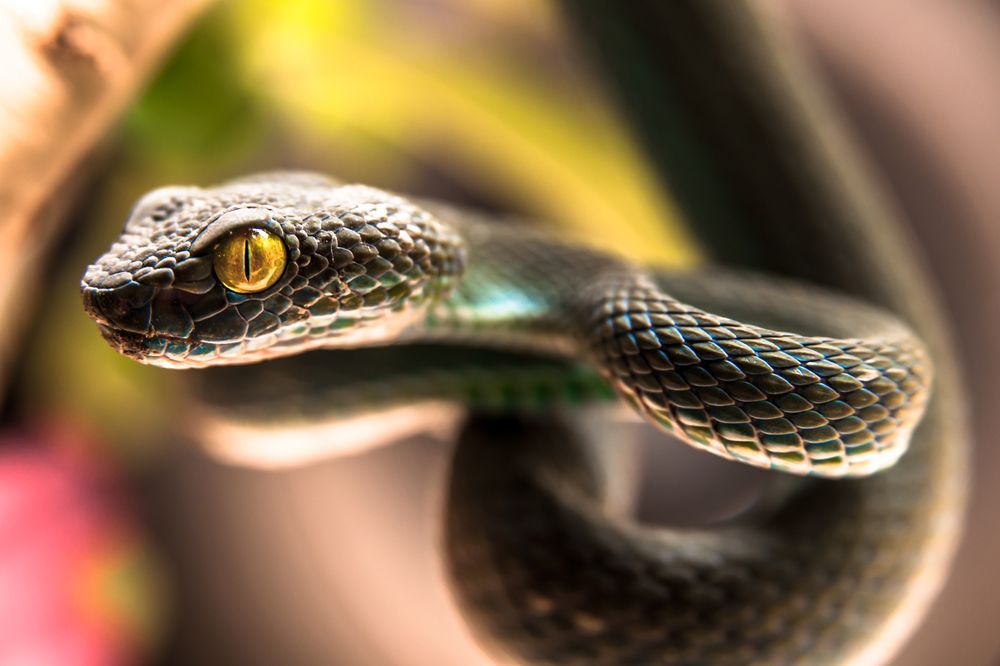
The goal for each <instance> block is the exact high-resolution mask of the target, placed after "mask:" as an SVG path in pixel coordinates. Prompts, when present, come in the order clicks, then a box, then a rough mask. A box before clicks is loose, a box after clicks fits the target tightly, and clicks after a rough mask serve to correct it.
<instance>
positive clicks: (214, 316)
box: [83, 174, 931, 477]
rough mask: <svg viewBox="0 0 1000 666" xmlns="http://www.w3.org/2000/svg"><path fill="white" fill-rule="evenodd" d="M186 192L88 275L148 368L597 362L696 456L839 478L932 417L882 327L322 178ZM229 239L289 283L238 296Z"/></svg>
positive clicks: (913, 369)
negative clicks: (718, 309) (776, 310)
mask: <svg viewBox="0 0 1000 666" xmlns="http://www.w3.org/2000/svg"><path fill="white" fill-rule="evenodd" d="M181 191H182V192H184V193H185V196H183V197H179V196H178V194H177V192H178V190H166V191H165V192H164V193H162V194H157V193H156V192H154V193H152V194H150V195H148V196H147V198H146V199H145V200H144V201H143V202H142V203H141V204H140V205H139V206H138V207H137V210H136V212H135V213H134V214H133V216H132V218H131V219H130V220H129V221H128V222H127V223H126V226H125V233H124V234H123V236H122V237H121V239H120V240H119V241H118V242H117V243H115V244H114V245H113V246H112V248H111V250H110V251H109V252H108V253H107V254H106V255H105V256H103V257H101V259H99V260H98V262H97V263H96V264H94V265H93V266H91V267H90V268H89V269H88V271H87V273H86V275H85V276H84V284H83V297H84V302H85V303H86V305H87V308H88V311H89V312H90V314H91V316H93V317H94V319H95V320H96V321H98V323H99V324H100V326H101V330H102V333H103V334H104V335H105V337H106V338H107V339H108V340H109V342H111V343H112V344H113V345H116V346H117V347H118V348H119V349H120V350H121V351H122V352H123V353H125V354H128V355H130V356H132V357H134V358H136V359H137V360H140V361H142V362H145V363H151V364H155V365H162V366H166V367H200V366H205V365H221V364H227V363H248V362H252V361H257V360H262V359H267V358H278V357H281V356H287V355H290V354H295V353H300V352H302V351H304V350H307V349H310V348H316V347H334V346H339V347H345V346H354V347H357V346H365V345H379V344H382V345H384V344H390V343H393V342H399V341H415V340H427V339H438V340H459V339H464V340H467V341H470V342H473V343H480V344H488V345H495V346H502V345H505V343H506V344H508V345H509V346H512V347H515V348H517V347H520V348H533V349H535V350H536V351H562V352H563V353H564V354H566V355H567V356H568V357H570V358H574V357H581V356H582V357H584V358H588V359H589V360H590V361H591V362H592V363H593V365H594V366H595V367H596V369H597V370H598V371H599V372H601V373H602V374H603V375H604V376H605V377H606V378H607V379H608V380H609V381H610V383H611V384H612V385H613V386H614V387H615V389H616V390H617V391H618V393H619V394H620V395H621V396H622V397H623V398H625V399H626V400H627V401H628V402H629V403H631V404H632V405H633V406H634V407H636V409H638V410H639V411H640V412H642V413H643V414H645V415H646V416H647V417H648V418H649V419H650V420H652V421H653V422H654V423H656V424H657V425H659V426H661V427H662V428H664V429H665V430H668V431H670V432H672V433H675V434H677V435H679V436H680V437H682V438H683V439H684V440H685V441H687V442H688V443H690V444H692V445H694V446H697V447H699V448H702V449H705V450H708V451H711V452H712V453H715V454H718V455H720V456H723V457H726V458H731V459H735V460H741V461H743V462H747V463H749V464H752V465H756V466H759V467H770V468H774V469H781V470H783V471H788V472H793V473H798V474H813V475H818V476H831V477H832V476H864V475H867V474H870V473H872V472H874V471H877V470H879V469H884V468H886V467H888V466H890V465H892V464H893V463H895V462H896V460H897V459H898V458H899V456H900V455H902V453H903V452H904V451H905V450H906V446H907V444H908V441H909V437H910V434H911V432H912V430H913V427H914V426H915V425H916V423H917V421H918V420H919V418H920V416H921V414H922V408H923V405H924V403H925V402H926V397H927V394H928V390H929V387H930V381H931V372H930V367H929V364H928V363H927V361H926V357H925V354H924V352H923V349H922V347H921V345H920V343H919V341H917V340H916V339H915V338H914V337H913V336H912V335H911V334H910V333H909V332H908V330H907V329H906V328H905V327H904V326H902V325H901V324H898V323H895V322H893V321H892V320H891V319H889V318H888V317H885V318H883V321H881V322H879V324H878V325H877V326H876V327H875V329H874V330H858V331H857V332H856V335H855V336H852V337H851V338H848V339H846V340H838V339H834V338H830V337H807V336H801V335H795V334H790V333H782V332H777V331H771V330H768V329H765V328H761V327H756V326H750V325H744V324H741V323H740V322H737V321H734V320H732V319H727V318H724V317H718V316H715V315H711V314H708V313H706V312H704V311H702V310H700V309H698V308H695V307H693V306H689V305H685V304H683V303H681V302H679V301H677V300H676V299H674V298H671V297H670V296H667V295H666V294H664V293H662V292H661V291H660V290H659V289H658V288H657V287H656V285H655V282H654V281H653V279H652V278H651V277H649V276H646V275H644V274H643V273H642V272H640V271H639V270H638V269H633V268H631V267H629V266H627V265H625V264H623V263H622V262H621V261H619V260H617V259H614V258H611V257H603V256H602V255H600V254H598V253H596V252H591V251H587V250H582V249H576V248H571V247H566V246H563V245H560V244H559V243H556V242H554V241H551V240H546V239H543V238H541V237H538V236H536V235H534V234H532V233H530V232H529V231H527V230H526V229H517V228H513V229H512V228H505V227H504V225H502V224H497V223H493V224H491V223H489V222H488V221H486V220H484V219H478V220H469V221H467V222H464V223H458V224H459V225H460V226H457V227H454V226H451V225H449V224H446V223H445V222H442V221H440V220H438V219H437V218H436V217H434V216H433V215H431V214H430V213H428V212H426V211H424V210H423V209H422V208H420V207H418V206H416V205H415V204H412V203H409V202H407V201H406V200H404V199H401V198H399V197H396V196H393V195H390V194H387V193H385V192H381V191H379V190H375V189H372V188H366V187H361V186H338V185H336V184H334V183H333V182H331V181H324V180H323V179H322V177H320V176H313V175H307V174H272V175H270V176H266V175H264V176H258V177H256V178H254V179H251V180H249V181H239V182H236V183H232V184H228V185H223V186H220V187H217V188H212V189H208V190H200V189H197V188H189V189H186V190H181ZM448 216H449V217H451V218H452V224H455V223H456V222H457V218H458V217H460V216H459V215H457V214H448ZM234 225H235V226H236V227H246V226H252V227H259V228H264V229H272V230H274V231H275V233H280V235H281V237H282V238H283V239H284V243H285V245H286V247H287V256H288V264H287V268H286V270H285V274H284V275H283V276H282V277H281V278H280V279H279V280H278V282H277V283H275V284H274V285H273V286H271V287H268V288H266V289H264V290H263V291H260V292H258V293H253V294H245V293H236V292H235V291H232V290H229V289H227V288H226V287H225V286H224V285H223V284H222V282H221V281H219V280H218V279H217V278H216V277H215V275H214V274H213V271H212V257H213V254H212V253H213V250H214V248H215V246H216V245H217V244H218V242H220V239H221V238H222V237H223V236H224V235H225V233H226V232H228V231H231V230H232V229H233V228H234ZM158 252H160V253H163V252H167V253H169V254H168V255H167V256H162V257H161V256H159V255H158V254H157V253H158ZM171 259H173V260H175V261H176V262H177V263H175V264H174V265H173V266H171V265H169V264H170V260H171ZM467 259H468V264H469V269H470V270H469V272H470V274H471V275H470V276H468V277H467V278H466V281H463V269H464V267H465V265H466V260H467ZM147 263H148V264H149V265H144V264H147ZM199 292H200V293H199ZM853 319H854V320H856V321H859V323H860V322H861V321H863V320H862V319H861V318H859V317H857V316H853ZM870 325H871V324H870V323H869V326H870ZM863 336H865V337H863Z"/></svg>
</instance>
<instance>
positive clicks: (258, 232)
mask: <svg viewBox="0 0 1000 666" xmlns="http://www.w3.org/2000/svg"><path fill="white" fill-rule="evenodd" d="M286 262H287V257H286V254H285V243H284V242H283V241H282V240H281V238H280V237H278V235H277V234H274V233H272V232H270V231H268V230H267V229H258V228H254V227H244V228H242V229H236V230H234V231H231V232H230V233H229V234H228V235H227V236H226V237H225V238H223V239H222V241H221V242H220V243H219V244H218V245H217V246H216V247H215V257H214V259H213V264H214V266H215V274H216V275H217V276H218V278H219V279H220V280H221V281H222V284H224V285H225V286H226V287H228V288H229V289H232V290H233V291H235V292H239V293H241V294H248V293H252V292H255V291H262V290H264V289H267V288H268V287H270V286H271V285H272V284H274V283H275V282H277V281H278V278H280V277H281V274H282V273H283V272H284V271H285V263H286Z"/></svg>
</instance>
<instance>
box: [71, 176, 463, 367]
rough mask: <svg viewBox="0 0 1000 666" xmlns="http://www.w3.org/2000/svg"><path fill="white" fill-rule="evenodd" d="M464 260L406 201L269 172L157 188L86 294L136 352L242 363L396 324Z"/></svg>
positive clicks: (366, 337)
mask: <svg viewBox="0 0 1000 666" xmlns="http://www.w3.org/2000/svg"><path fill="white" fill-rule="evenodd" d="M464 256H465V250H464V247H463V246H462V243H461V241H460V239H459V238H458V236H457V235H455V234H454V233H453V232H452V231H450V230H449V229H448V228H447V227H445V226H444V225H443V224H441V223H440V222H439V221H437V220H436V219H435V218H433V217H432V216H431V215H430V214H429V213H427V212H425V211H423V210H422V209H420V208H418V207H417V206H415V205H413V204H411V203H409V202H407V201H405V200H403V199H401V198H399V197H396V196H393V195H391V194H388V193H386V192H383V191H380V190H377V189H373V188H369V187H364V186H359V185H349V186H339V185H337V184H336V183H334V182H333V181H329V180H327V179H325V178H322V177H319V176H312V175H308V174H294V173H293V174H268V175H266V176H256V177H253V178H251V179H245V180H240V181H236V182H232V183H228V184H225V185H222V186H219V187H215V188H210V189H201V188H195V187H168V188H162V189H158V190H155V191H153V192H150V193H149V194H147V195H146V196H145V197H143V198H142V199H140V200H139V202H138V203H137V204H136V206H135V207H134V209H133V210H132V213H131V214H130V216H129V218H128V220H127V221H126V223H125V228H124V230H123V232H122V234H121V235H120V236H119V237H118V239H117V240H116V241H115V242H114V243H113V244H112V246H111V248H110V249H109V250H108V251H107V252H106V253H105V254H104V255H103V256H102V257H100V258H99V259H98V260H97V261H96V262H95V263H94V264H92V265H91V266H89V267H88V268H87V272H86V273H85V274H84V277H83V280H82V281H81V291H82V296H83V302H84V307H85V308H86V310H87V313H88V314H89V315H90V316H91V318H93V319H94V321H95V322H96V323H97V325H98V327H99V328H100V331H101V334H102V335H103V336H104V338H105V339H106V340H107V341H108V342H109V343H110V344H111V345H112V346H113V347H114V348H116V349H117V350H118V351H120V352H121V353H122V354H125V355H126V356H129V357H131V358H134V359H136V360H138V361H141V362H143V363H149V364H154V365H161V366H166V367H198V366H204V365H214V364H225V363H246V362H251V361H257V360H260V359H262V358H269V357H274V356H279V355H283V354H290V353H294V352H298V351H301V350H303V349H305V348H310V347H321V346H327V347H329V346H350V345H356V344H358V343H359V341H362V340H363V341H365V342H372V341H375V340H377V338H378V337H379V336H389V335H395V334H398V332H399V330H400V329H401V328H405V327H406V326H407V325H409V324H410V323H412V321H413V319H414V316H415V315H416V314H417V313H418V312H419V311H420V310H421V309H422V307H423V306H425V305H427V304H429V303H430V302H432V301H434V300H436V299H439V298H442V297H445V296H446V295H447V294H448V293H449V292H450V290H451V288H452V286H453V285H454V283H455V282H456V279H457V278H458V277H459V276H460V274H461V272H462V269H463V266H464ZM408 315H409V316H408ZM376 323H377V324H378V325H377V326H375V325H373V324H376Z"/></svg>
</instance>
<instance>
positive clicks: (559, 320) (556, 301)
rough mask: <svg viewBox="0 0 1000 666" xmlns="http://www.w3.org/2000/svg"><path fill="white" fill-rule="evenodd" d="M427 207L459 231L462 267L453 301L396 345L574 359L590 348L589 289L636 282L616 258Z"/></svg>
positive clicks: (522, 227)
mask: <svg viewBox="0 0 1000 666" xmlns="http://www.w3.org/2000/svg"><path fill="white" fill-rule="evenodd" d="M422 205H427V204H422ZM432 207H433V210H432V212H433V213H434V214H435V215H436V216H437V217H439V218H442V219H443V220H444V221H445V222H447V223H448V224H449V225H452V226H454V227H456V228H458V229H459V230H460V232H461V235H462V237H463V238H464V239H465V243H466V250H467V252H468V263H467V266H468V267H467V269H466V273H465V275H464V276H463V277H462V279H461V280H460V282H459V283H458V285H457V286H456V287H455V289H454V291H453V292H452V293H451V295H450V296H449V297H448V298H447V299H444V300H441V301H438V302H436V303H434V304H432V305H431V306H430V307H429V309H428V311H427V315H426V316H425V317H422V318H421V319H419V320H418V321H416V322H414V323H413V324H412V325H410V326H409V327H408V328H407V329H406V330H405V331H404V332H403V334H402V335H400V336H399V337H398V338H397V339H396V341H399V340H403V341H409V342H419V341H428V340H429V341H434V342H449V343H462V344H473V345H476V346H488V347H494V348H502V349H508V350H513V351H530V352H531V353H533V354H539V353H543V354H551V355H556V356H562V357H566V358H570V359H573V360H580V358H581V356H584V355H586V353H587V350H588V348H589V346H588V343H587V340H586V337H585V336H584V335H583V332H584V329H583V327H582V326H581V323H580V322H581V317H582V316H585V315H586V313H587V312H588V311H589V310H590V309H591V308H592V305H593V303H594V302H595V299H597V298H598V295H596V294H594V293H593V291H594V290H593V289H592V288H590V287H589V286H587V285H593V284H607V283H608V282H609V281H614V282H623V281H624V282H627V283H629V284H632V283H635V282H636V281H639V282H641V281H642V278H641V276H639V275H638V274H637V273H636V271H635V270H634V269H633V268H631V267H630V266H628V265H627V264H625V263H624V262H621V261H619V260H618V259H616V258H614V257H609V256H607V255H603V254H599V253H597V252H594V251H592V250H588V249H586V248H581V247H570V246H567V245H566V244H565V243H563V242H560V241H559V240H558V239H553V238H549V237H545V236H542V235H540V234H538V233H537V232H535V231H534V230H532V229H531V228H530V227H529V226H528V225H527V224H524V223H520V222H511V223H509V224H504V223H498V222H496V221H487V220H486V219H484V218H480V217H477V216H470V215H469V214H468V212H463V214H462V215H459V214H457V213H456V212H453V211H452V210H451V209H449V208H447V207H441V206H433V205H432Z"/></svg>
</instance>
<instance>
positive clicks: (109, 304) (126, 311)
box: [81, 282, 155, 338]
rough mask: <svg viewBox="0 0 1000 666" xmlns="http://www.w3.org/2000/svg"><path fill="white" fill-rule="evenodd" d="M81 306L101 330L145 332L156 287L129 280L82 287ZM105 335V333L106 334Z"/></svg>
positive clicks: (148, 324) (147, 330) (147, 327)
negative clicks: (118, 284) (114, 284)
mask: <svg viewBox="0 0 1000 666" xmlns="http://www.w3.org/2000/svg"><path fill="white" fill-rule="evenodd" d="M81 291H82V297H83V305H84V308H85V309H86V310H87V313H88V314H89V315H90V316H91V317H92V318H93V319H94V320H95V321H96V322H97V323H98V325H100V326H101V328H102V334H103V329H104V328H107V329H110V330H115V331H126V332H130V333H133V334H140V335H143V336H144V335H146V334H148V333H149V330H150V321H151V318H152V312H153V309H152V304H151V301H152V299H153V295H154V294H155V289H153V288H152V287H147V286H145V285H141V284H138V283H135V282H129V283H127V284H125V285H122V286H121V287H116V288H113V289H94V288H92V287H86V286H85V287H83V289H82V290H81ZM105 338H107V336H105Z"/></svg>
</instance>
